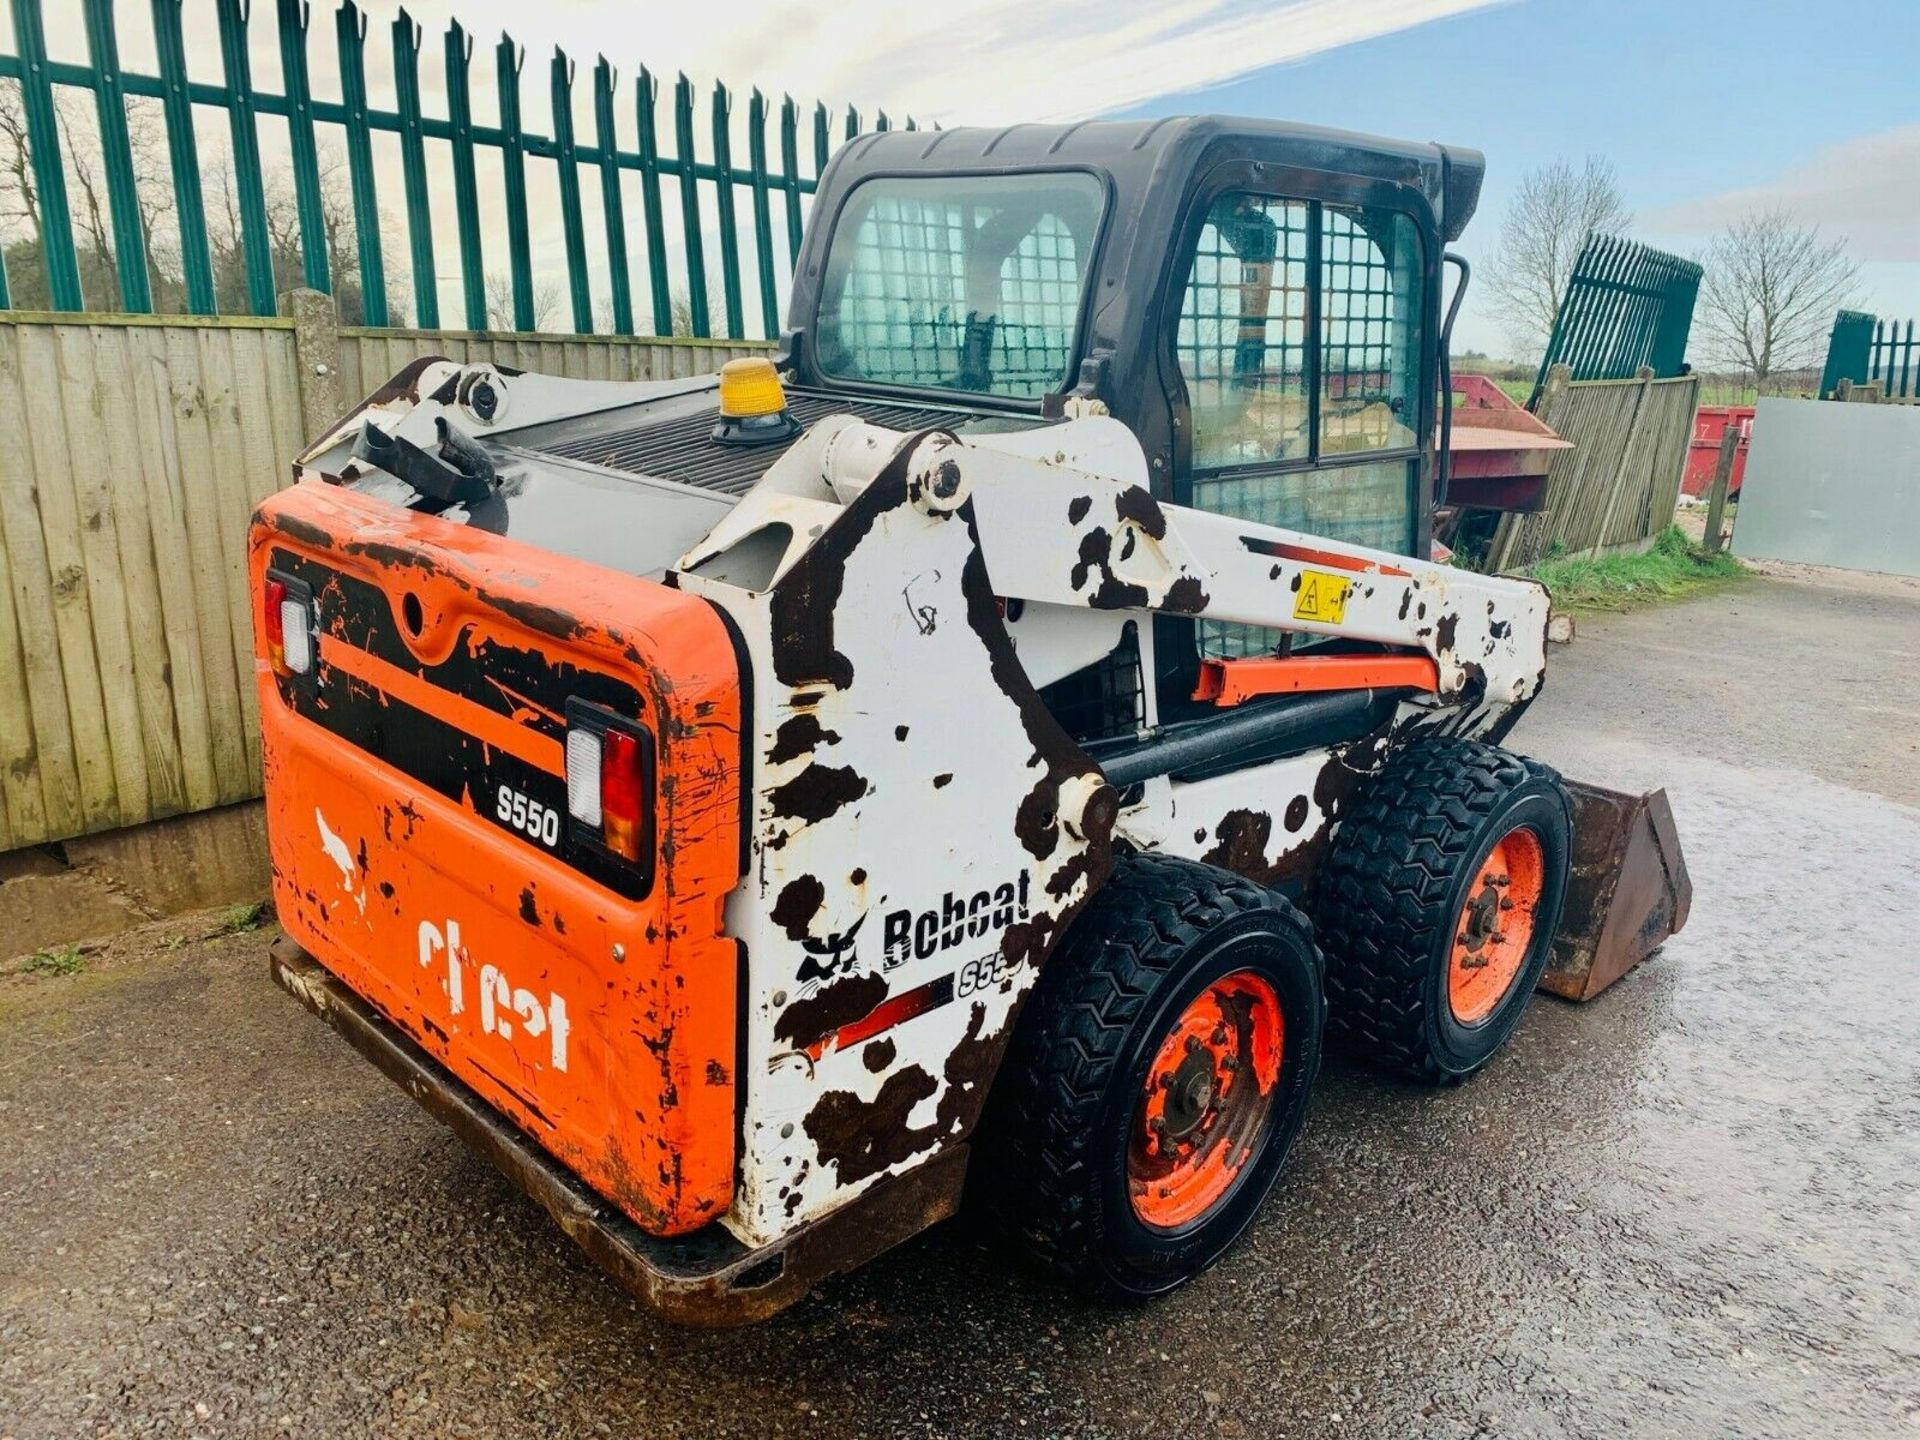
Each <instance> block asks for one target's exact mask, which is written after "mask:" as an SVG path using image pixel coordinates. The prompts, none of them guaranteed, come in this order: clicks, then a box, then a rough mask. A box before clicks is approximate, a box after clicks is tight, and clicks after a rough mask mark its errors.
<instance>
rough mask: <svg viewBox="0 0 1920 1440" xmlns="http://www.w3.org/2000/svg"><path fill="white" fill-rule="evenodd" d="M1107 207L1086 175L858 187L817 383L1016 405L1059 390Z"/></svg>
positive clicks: (833, 281)
mask: <svg viewBox="0 0 1920 1440" xmlns="http://www.w3.org/2000/svg"><path fill="white" fill-rule="evenodd" d="M1104 201H1105V189H1104V187H1103V185H1102V184H1101V182H1100V181H1099V180H1098V179H1096V178H1095V177H1094V176H1092V175H1088V174H1085V173H1083V172H1078V171H1061V172H1049V173H1041V174H1025V175H985V176H982V175H971V176H970V175H955V176H940V177H916V178H898V179H876V180H869V181H867V182H866V183H864V184H862V185H861V186H860V187H859V188H858V189H856V190H855V191H854V192H853V195H852V197H851V198H850V199H849V200H848V202H847V205H846V208H845V209H844V210H843V211H842V212H841V215H840V218H839V220H838V221H837V222H836V223H835V226H834V234H833V240H832V242H831V244H830V245H829V246H828V251H827V264H826V273H825V275H824V277H823V284H822V287H821V290H822V301H821V306H820V313H819V317H818V325H817V333H818V340H817V344H818V346H819V351H818V356H819V360H818V363H819V366H820V370H821V372H822V373H823V374H825V375H828V376H831V377H832V378H834V379H837V380H844V381H848V382H852V383H860V382H863V381H864V382H868V383H872V384H879V385H888V386H907V387H912V388H914V389H928V390H959V391H967V392H972V393H976V394H991V395H1000V396H1005V397H1007V398H1010V399H1038V398H1039V397H1041V396H1043V395H1046V394H1048V393H1049V392H1051V391H1056V390H1061V389H1064V388H1065V387H1066V385H1067V383H1068V381H1069V379H1070V376H1071V373H1072V366H1073V361H1074V353H1073V351H1074V341H1075V337H1076V335H1077V334H1078V331H1079V322H1080V308H1081V300H1082V297H1083V294H1084V292H1085V289H1086V279H1087V268H1088V265H1089V264H1090V263H1091V261H1092V258H1093V247H1094V239H1095V235H1096V232H1097V229H1098V226H1099V221H1100V213H1101V210H1102V207H1103V205H1104Z"/></svg>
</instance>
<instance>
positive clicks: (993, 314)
mask: <svg viewBox="0 0 1920 1440" xmlns="http://www.w3.org/2000/svg"><path fill="white" fill-rule="evenodd" d="M1481 170H1482V165H1481V160H1480V157H1479V156H1478V155H1477V154H1474V153H1472V152H1468V151H1459V150H1447V149H1443V148H1441V147H1438V146H1432V145H1412V144H1401V143H1396V142H1389V141H1379V140H1371V139H1366V138H1363V137H1359V136H1352V135H1343V134H1336V133H1333V132H1328V131H1321V130H1314V129H1306V128H1300V127H1293V126H1286V125H1279V124H1270V123H1262V122H1247V121H1234V120H1221V119H1200V120H1180V121H1166V122H1160V123H1155V124H1090V125H1079V126H1070V127H1058V128H1056V127H1046V126H1020V127H1016V128H1014V129H1011V130H1005V131H991V132H989V131H976V130H950V131H944V132H935V133H924V132H909V133H898V132H896V133H892V134H881V135H873V136H867V137H864V138H862V139H859V140H857V141H854V142H851V143H849V144H848V145H847V146H846V147H845V148H844V149H843V150H841V151H840V153H839V155H838V156H837V157H836V158H835V160H834V161H833V163H832V165H831V166H830V168H829V169H828V171H827V173H826V174H825V176H824V177H823V178H822V181H821V183H820V188H819V191H818V195H817V197H816V201H815V205H814V209H813V214H812V223H811V228H810V230H809V231H808V234H807V237H806V241H805V244H804V247H803V249H802V251H801V254H800V257H799V261H798V264H797V266H796V271H795V283H794V294H793V301H792V311H791V328H790V329H789V330H788V331H787V332H786V333H785V334H784V336H783V337H782V340H781V344H780V347H779V353H778V355H777V356H776V357H775V358H774V359H773V361H772V362H771V363H769V361H767V360H765V359H759V360H751V359H750V360H745V361H736V362H734V363H733V364H730V365H729V366H728V367H727V368H726V370H725V371H724V372H722V374H721V375H720V376H719V377H717V378H715V377H709V378H704V379H697V380H676V381H661V382H647V383H604V382H586V381H573V380H563V379H555V378H549V377H545V376H540V375H533V374H523V373H519V372H516V371H512V370H508V369H506V368H504V367H500V366H495V365H489V364H487V363H484V362H473V363H465V364H462V363H456V362H454V361H450V360H444V359H426V360H421V361H419V362H417V363H415V364H413V365H411V366H409V367H408V368H407V369H406V370H404V371H403V372H402V373H401V374H399V375H397V376H395V377H394V378H393V380H391V381H390V382H388V383H387V384H386V385H385V386H383V387H382V388H381V389H380V390H379V391H378V392H377V393H376V394H374V395H373V396H371V397H370V398H369V399H368V400H367V401H366V402H365V403H364V404H362V405H361V406H360V407H359V408H358V409H357V410H355V411H353V412H352V413H351V414H350V415H348V416H347V417H346V418H344V419H343V420H342V421H341V422H340V423H339V424H338V426H337V427H335V428H334V429H333V430H332V431H331V432H330V433H328V434H326V435H324V436H322V437H320V439H319V440H318V441H317V442H316V443H315V444H314V445H313V446H312V448H311V449H309V450H308V451H307V452H306V454H305V455H303V456H302V457H301V458H300V460H299V461H298V463H297V465H296V480H297V483H296V484H294V485H293V486H291V487H290V488H288V489H286V490H284V491H282V492H281V493H279V494H278V495H276V496H274V497H273V498H272V499H270V500H269V501H268V502H267V503H266V504H264V505H262V506H261V507H260V510H259V512H258V514H257V516H256V518H255V521H254V524H253V530H252V541H251V552H250V553H251V562H252V580H253V583H254V586H255V589H256V592H257V594H258V596H259V602H260V613H259V654H258V660H259V664H258V674H259V684H260V698H261V707H260V708H261V713H262V717H263V726H264V730H265V736H264V741H265V744H264V750H263V756H264V764H265V772H266V794H267V804H268V817H269V824H270V831H271V840H272V852H273V859H274V866H275V872H276V880H275V885H276V888H275V896H276V903H277V905H278V908H279V914H280V919H281V923H282V924H283V926H284V927H285V931H286V934H285V937H284V938H283V939H281V940H280V941H278V942H276V945H275V949H274V955H273V968H274V973H275V975H276V977H277V979H278V980H279V982H280V983H281V984H282V985H283V986H284V987H285V988H286V989H287V990H289V991H290V992H292V993H293V994H294V995H295V996H296V997H298V998H299V999H300V1000H302V1001H303V1002H304V1003H306V1004H307V1005H308V1006H309V1007H311V1008H312V1009H313V1010H315V1011H317V1012H318V1013H319V1014H321V1015H322V1016H324V1017H325V1018H326V1019H328V1020H329V1021H330V1022H331V1023H332V1024H333V1025H334V1026H335V1027H337V1028H338V1029H339V1030H340V1031H341V1032H342V1033H343V1034H344V1035H345V1036H346V1037H347V1039H348V1040H349V1041H350V1042H351V1043H352V1044H353V1045H355V1046H356V1047H357V1048H358V1049H360V1050H361V1051H362V1052H363V1053H364V1054H365V1055H366V1056H367V1057H368V1058H369V1059H371V1060H372V1061H373V1062H374V1063H375V1064H377V1065H378V1066H380V1067H381V1068H382V1069H383V1070H385V1071H386V1072H387V1073H388V1074H389V1075H391V1076H392V1077H394V1078H395V1079H396V1080H398V1081H399V1082H400V1083H401V1084H403V1085H404V1086H405V1087H406V1088H407V1089H408V1091H409V1092H410V1093H412V1094H413V1095H414V1096H415V1098H417V1099H418V1100H419V1101H420V1102H421V1103H422V1104H424V1105H425V1106H426V1107H427V1108H428V1109H429V1110H431V1111H432V1112H433V1113H434V1114H436V1115H438V1116H439V1117H441V1118H442V1119H443V1120H445V1121H446V1122H447V1123H448V1124H450V1125H451V1126H452V1127H453V1128H454V1129H455V1130H457V1131H458V1132H459V1133H460V1134H461V1136H462V1137H463V1138H464V1139H465V1140H466V1141H467V1142H468V1143H469V1144H471V1145H473V1146H474V1147H475V1148H476V1149H478V1150H479V1151H481V1152H482V1153H483V1154H485V1155H486V1156H487V1157H488V1158H489V1159H490V1160H492V1161H493V1162H494V1163H495V1164H497V1165H499V1166H500V1167H501V1168H502V1169H503V1170H504V1171H505V1172H506V1173H507V1174H508V1175H509V1176H510V1177H512V1179H513V1180H514V1181H515V1182H516V1183H517V1184H518V1185H519V1186H521V1187H522V1188H523V1189H524V1190H526V1191H527V1192H528V1193H529V1194H530V1195H532V1196H533V1197H534V1199H536V1200H537V1201H538V1202H539V1203H540V1204H541V1205H542V1206H544V1207H545V1208H546V1209H547V1210H548V1211H549V1212H550V1213H551V1214H552V1215H553V1216H554V1217H555V1219H556V1220H557V1221H558V1222H559V1223H560V1224H561V1225H562V1226H563V1227H564V1228H565V1229H566V1230H567V1232H568V1233H569V1234H571V1235H572V1236H573V1237H574V1238H575V1239H576V1240H578V1241H579V1242H580V1243H581V1244H582V1245H583V1246H585V1247H586V1249H587V1250H589V1251H590V1252H591V1253H592V1255H593V1256H594V1257H595V1258H596V1259H597V1260H598V1261H599V1262H600V1263H602V1264H603V1265H605V1266H606V1267H607V1268H608V1269H609V1270H611V1271H612V1272H613V1273H614V1274H615V1275H616V1276H617V1277H618V1278H619V1279H620V1281H621V1282H622V1283H623V1284H625V1285H626V1286H627V1287H628V1288H630V1289H631V1290H632V1291H634V1293H636V1294H637V1295H639V1296H640V1297H641V1298H642V1299H644V1300H646V1301H647V1302H648V1303H650V1304H651V1305H653V1306H655V1307H656V1308H658V1309H659V1310H661V1311H663V1312H664V1313H667V1314H669V1315H672V1316H674V1317H676V1318H679V1319H682V1320H687V1321H692V1322H696V1323H708V1324H719V1323H728V1322H732V1321H740V1320H747V1319H752V1318H756V1317H758V1316H762V1315H765V1314H768V1313H771V1312H772V1311H774V1310H777V1309H778V1308H780V1307H781V1306H782V1305H785V1304H788V1303H790V1302H791V1301H792V1300H794V1299H795V1298H796V1297H797V1296H799V1295H801V1294H803V1293H804V1292H805V1290H806V1288H807V1286H808V1285H809V1284H811V1283H812V1282H814V1281H815V1280H817V1279H819V1278H820V1277H821V1276H823V1275H826V1274H830V1273H833V1272H835V1271H838V1270H842V1269H845V1268H847V1267H849V1266H851V1265H854V1264H857V1263H858V1262H860V1261H861V1260H863V1259H865V1258H867V1257H869V1256H871V1255H873V1254H875V1253H877V1252H879V1251H880V1250H882V1249H884V1248H886V1247H887V1246H890V1245H892V1244H895V1243H896V1242H898V1241H900V1240H902V1239H903V1238H905V1237H907V1236H908V1235H911V1234H912V1233H914V1232H916V1231H918V1230H920V1229H922V1228H924V1227H925V1226H927V1225H929V1224H932V1223H934V1222H935V1221H938V1220H939V1219H941V1218H943V1217H945V1216H947V1215H949V1214H950V1213H952V1212H953V1211H954V1210H955V1208H956V1207H957V1205H958V1204H959V1202H960V1198H961V1195H962V1190H963V1182H965V1188H967V1189H968V1190H969V1191H971V1192H974V1193H977V1195H978V1197H979V1199H980V1201H981V1203H982V1205H983V1206H985V1207H988V1208H989V1209H990V1210H991V1211H992V1212H994V1213H996V1214H997V1215H998V1216H999V1217H1000V1218H1001V1219H1002V1220H1003V1221H1004V1224H1005V1231H1006V1233H1007V1234H1008V1235H1009V1236H1011V1237H1013V1238H1014V1239H1015V1240H1016V1241H1017V1243H1019V1244H1020V1245H1022V1246H1024V1247H1025V1248H1026V1249H1028V1250H1029V1251H1031V1252H1032V1254H1033V1255H1035V1256H1036V1257H1038V1258H1039V1259H1040V1260H1041V1261H1042V1262H1044V1263H1045V1264H1046V1265H1048V1266H1049V1267H1051V1268H1052V1269H1053V1270H1054V1271H1056V1272H1057V1273H1059V1274H1060V1275H1062V1276H1064V1277H1066V1278H1067V1279H1069V1280H1070V1281H1072V1282H1074V1283H1077V1284H1078V1285H1080V1286H1082V1287H1083V1288H1085V1289H1086V1290H1088V1291H1090V1292H1092V1293H1094V1294H1097V1295H1104V1296H1113V1297H1137V1296H1145V1295H1151V1294H1154V1293H1157V1292H1160V1291H1164V1290H1167V1289H1169V1288H1171V1287H1172V1286H1175V1285H1177V1284H1179V1283H1181V1282H1182V1281H1184V1280H1186V1279H1188V1278H1190V1277H1191V1276H1193V1275H1194V1274H1195V1273H1196V1272H1198V1271H1200V1270H1201V1269H1203V1268H1204V1267H1205V1266H1207V1265H1208V1264H1210V1263H1211V1262H1212V1261H1214V1260H1215V1259H1217V1258H1218V1257H1219V1256H1220V1254H1221V1253H1222V1252H1223V1251H1224V1250H1225V1249H1226V1248H1227V1247H1228V1246H1229V1245H1230V1244H1231V1243H1232V1242H1233V1240H1234V1239H1235V1237H1236V1236H1237V1235H1238V1234H1239V1233H1240V1232H1241V1231H1242V1229H1243V1228H1244V1227H1245V1226H1246V1225H1247V1223H1248V1221H1249V1219H1250V1218H1251V1216H1252V1215H1253V1213H1254V1212H1255V1210H1256V1208H1257V1207H1258V1206H1259V1205H1260V1203H1261V1201H1262V1199H1263V1198H1264V1197H1265V1196H1266V1195H1267V1193H1268V1192H1269V1190H1270V1189H1271V1188H1272V1186H1273V1184H1274V1180H1275V1177H1276V1175H1277V1173H1278V1171H1279V1169H1280V1167H1281V1165H1282V1164H1283V1162H1284V1161H1285V1159H1286V1156H1287V1152H1288V1149H1289V1147H1290V1146H1291V1144H1292V1143H1293V1140H1294V1138H1295V1136H1296V1135H1297V1134H1298V1133H1299V1130H1300V1125H1301V1120H1302V1117H1303V1116H1304V1114H1305V1111H1306V1107H1307V1102H1308V1097H1309V1094H1310V1092H1311V1090H1312V1087H1313V1082H1314V1077H1315V1073H1316V1071H1317V1069H1318V1067H1319V1064H1320V1055H1321V1042H1322V1032H1323V1028H1324V1027H1325V1026H1328V1025H1331V1026H1332V1027H1333V1029H1334V1030H1335V1031H1336V1032H1338V1033H1340V1034H1343V1035H1345V1036H1347V1037H1350V1039H1351V1040H1352V1042H1353V1043H1354V1044H1355V1045H1356V1046H1357V1047H1358V1048H1359V1049H1360V1050H1361V1051H1363V1052H1364V1053H1365V1054H1366V1055H1368V1056H1370V1057H1372V1058H1373V1059H1374V1060H1376V1061H1377V1062H1379V1063H1380V1064H1382V1065H1386V1066H1390V1067H1392V1068H1394V1069H1396V1070H1399V1071H1402V1072H1405V1073H1407V1074H1409V1075H1412V1076H1415V1077H1419V1078H1421V1079H1425V1080H1432V1081H1450V1080H1456V1079H1459V1078H1460V1077H1463V1076H1466V1075H1469V1074H1471V1073H1472V1072H1473V1071H1474V1070H1476V1069H1478V1068H1479V1067H1480V1066H1482V1065H1484V1064H1485V1063H1486V1062H1487V1060H1488V1058H1489V1057H1490V1056H1492V1055H1493V1054H1494V1053H1495V1051H1497V1050H1498V1049H1499V1047H1500V1045H1501V1044H1502V1042H1504V1041H1505V1040H1506V1039H1507V1037H1508V1036H1509V1035H1510V1034H1511V1033H1512V1031H1513V1029H1514V1026H1515V1025H1516V1023H1517V1022H1518V1021H1519V1020H1520V1017H1521V1015H1522V1013H1523V1012H1524V1010H1525V1008H1526V1006H1527V1003H1528V1000H1529V998H1530V996H1531V994H1532V992H1533V990H1534V988H1535V986H1536V985H1537V984H1539V983H1541V981H1542V976H1543V972H1549V970H1550V967H1556V968H1554V969H1553V970H1552V972H1551V973H1555V974H1559V975H1560V976H1561V982H1560V983H1561V984H1562V985H1563V987H1565V988H1569V989H1571V990H1573V991H1574V992H1576V993H1585V992H1587V991H1590V990H1591V989H1593V988H1596V987H1597V985H1599V984H1601V983H1604V982H1605V980H1607V979H1610V978H1612V976H1613V975H1614V974H1617V973H1618V972H1619V971H1620V970H1622V969H1624V968H1626V966H1628V965H1630V964H1631V963H1633V962H1634V961H1636V960H1637V959H1639V958H1640V957H1641V956H1643V955H1644V954H1645V953H1646V952H1647V951H1648V950H1650V949H1651V948H1652V947H1653V946H1654V945H1657V944H1658V943H1659V942H1660V940H1661V939H1663V938H1664V937H1665V936H1666V935H1667V934H1669V933H1670V932H1671V931H1672V930H1673V929H1674V928H1676V927H1677V926H1678V925H1679V924H1680V923H1681V921H1682V920H1683V918H1684V913H1685V907H1686V902H1687V890H1686V881H1685V873H1684V869H1683V868H1682V866H1681V864H1680V859H1679V853H1678V847H1677V844H1676V843H1675V841H1674V838H1673V833H1672V825H1671V818H1670V816H1669V814H1668V813H1667V810H1666V807H1665V805H1664V801H1663V800H1662V798H1661V797H1660V796H1658V795H1654V796H1649V797H1632V796H1620V795H1613V794H1610V793H1609V792H1605V791H1597V790H1586V789H1581V788H1579V787H1569V786H1566V785H1563V783H1562V782H1561V780H1560V779H1559V777H1558V776H1556V775H1555V774H1554V773H1553V772H1552V771H1551V770H1548V769H1547V768H1545V767H1544V766H1542V765H1539V764H1536V763H1534V762H1532V761H1530V760H1527V759H1524V758H1522V757H1520V756H1518V755H1515V754H1512V753H1510V752H1508V751H1506V750H1503V749H1501V748H1500V747H1499V741H1500V739H1501V737H1502V736H1504V735H1505V734H1506V733H1507V731H1508V730H1509V729H1510V728H1511V727H1512V726H1513V724H1514V722H1515V721H1516V720H1517V719H1518V718H1519V716H1520V714H1521V712H1522V711H1523V710H1524V709H1525V708H1526V706H1527V705H1528V704H1529V703H1530V702H1531V701H1532V700H1533V699H1534V697H1535V696H1537V695H1538V694H1539V693H1540V686H1541V681H1542V677H1543V673H1544V670H1545V664H1546V657H1545V630H1546V625H1547V618H1548V614H1547V607H1548V597H1547V595H1546V593H1545V591H1544V590H1542V588H1541V587H1540V586H1539V585H1537V584H1533V583H1531V582H1528V581H1523V580H1513V579H1502V578H1495V577H1492V576H1487V575H1478V574H1473V573H1470V572H1467V571H1464V570H1457V569H1453V568H1450V567H1448V566H1446V565H1443V564H1436V563H1433V562H1432V561H1431V559H1430V558H1429V556H1430V548H1431V546H1430V534H1431V523H1432V513H1433V508H1434V505H1435V502H1436V500H1437V499H1438V498H1439V497H1438V496H1436V494H1435V491H1436V488H1438V487H1439V486H1442V485H1444V464H1443V460H1444V445H1443V442H1442V443H1441V446H1440V448H1439V449H1438V450H1437V449H1436V431H1437V430H1438V429H1439V428H1441V426H1442V424H1443V421H1444V417H1437V415H1436V412H1437V411H1438V409H1439V407H1438V406H1437V403H1436V393H1437V392H1438V391H1439V390H1440V389H1441V387H1442V385H1443V383H1444V382H1443V380H1442V376H1443V374H1444V370H1445V363H1446V362H1445V336H1444V328H1445V327H1444V326H1443V325H1442V323H1441V298H1440V297H1441V288H1442V247H1443V244H1444V242H1445V241H1446V240H1447V239H1449V238H1451V237H1453V236H1456V235H1457V234H1458V233H1459V232H1460V229H1461V227H1462V226H1463V225H1464V224H1465V223H1466V220H1467V217H1468V216H1469V214H1470V213H1471V212H1472V210H1473V206H1474V202H1475V198H1476V195H1477V192H1478V189H1479V184H1480V177H1481Z"/></svg>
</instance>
